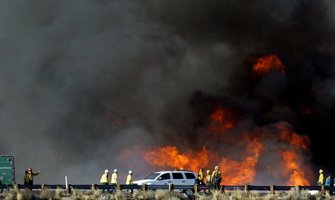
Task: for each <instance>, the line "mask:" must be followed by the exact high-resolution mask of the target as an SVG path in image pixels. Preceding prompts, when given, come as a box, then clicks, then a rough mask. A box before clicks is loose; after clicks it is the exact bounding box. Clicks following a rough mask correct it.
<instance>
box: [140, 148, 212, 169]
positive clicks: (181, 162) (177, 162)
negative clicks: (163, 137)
mask: <svg viewBox="0 0 335 200" xmlns="http://www.w3.org/2000/svg"><path fill="white" fill-rule="evenodd" d="M144 160H145V161H147V162H148V163H152V164H154V165H156V166H159V167H172V168H174V169H190V170H192V171H198V170H199V169H200V168H201V167H203V166H207V165H208V162H209V151H208V150H207V149H206V148H205V147H204V148H203V149H202V150H201V151H199V152H196V153H192V152H189V153H185V154H183V153H181V152H180V151H179V150H178V148H177V147H175V146H167V147H162V148H157V149H153V150H151V151H149V152H147V153H146V154H145V155H144Z"/></svg>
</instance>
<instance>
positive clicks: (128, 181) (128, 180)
mask: <svg viewBox="0 0 335 200" xmlns="http://www.w3.org/2000/svg"><path fill="white" fill-rule="evenodd" d="M126 184H127V185H132V184H133V171H131V170H130V171H129V172H128V176H127V180H126Z"/></svg>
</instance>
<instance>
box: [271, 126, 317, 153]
mask: <svg viewBox="0 0 335 200" xmlns="http://www.w3.org/2000/svg"><path fill="white" fill-rule="evenodd" d="M277 126H278V128H279V129H280V130H281V132H280V135H279V139H280V140H282V141H285V142H287V143H289V144H291V145H293V146H295V147H298V148H300V149H302V150H308V149H309V143H310V142H309V139H308V138H307V137H306V136H300V135H298V134H296V133H295V132H293V131H291V130H289V129H288V128H287V126H286V125H285V123H278V124H277Z"/></svg>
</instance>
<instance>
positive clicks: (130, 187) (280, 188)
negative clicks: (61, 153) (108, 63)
mask: <svg viewBox="0 0 335 200" xmlns="http://www.w3.org/2000/svg"><path fill="white" fill-rule="evenodd" d="M13 188H17V189H31V190H48V189H51V190H55V189H59V188H60V189H64V190H68V191H69V192H71V190H92V189H101V190H109V191H117V190H121V191H122V190H138V189H140V190H158V189H163V190H171V191H173V190H192V191H200V190H207V189H213V187H209V186H206V185H173V184H170V185H125V184H118V185H100V184H85V185H71V184H68V185H62V184H50V185H49V184H41V185H22V184H16V185H0V190H1V191H2V190H10V189H13ZM292 188H295V189H297V190H319V191H326V190H328V191H335V187H333V186H331V187H329V186H277V185H270V186H258V185H238V186H236V185H235V186H234V185H232V186H230V185H221V187H220V190H221V191H231V190H243V191H268V192H275V191H288V190H291V189H292Z"/></svg>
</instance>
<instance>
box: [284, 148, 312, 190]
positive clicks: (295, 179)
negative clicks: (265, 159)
mask: <svg viewBox="0 0 335 200" xmlns="http://www.w3.org/2000/svg"><path fill="white" fill-rule="evenodd" d="M281 156H282V157H283V160H284V163H285V166H286V168H287V169H288V171H289V172H291V174H290V179H289V181H288V183H287V184H288V185H309V181H308V180H307V179H306V178H305V177H306V175H305V174H304V171H303V170H302V169H301V167H300V166H299V164H298V160H297V154H296V153H295V152H293V151H282V152H281ZM284 173H285V172H284Z"/></svg>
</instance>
